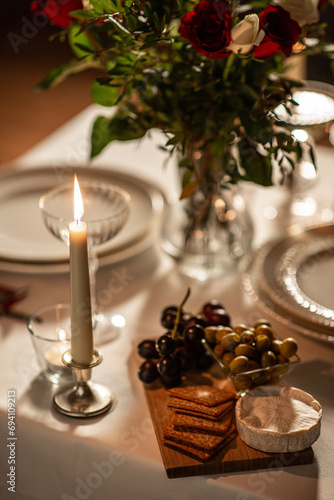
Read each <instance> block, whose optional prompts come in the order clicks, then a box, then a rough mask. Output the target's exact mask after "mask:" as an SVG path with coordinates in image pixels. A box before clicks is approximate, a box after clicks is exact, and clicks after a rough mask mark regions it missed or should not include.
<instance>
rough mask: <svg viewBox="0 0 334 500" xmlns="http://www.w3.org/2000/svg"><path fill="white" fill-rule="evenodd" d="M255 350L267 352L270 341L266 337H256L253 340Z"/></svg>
mask: <svg viewBox="0 0 334 500" xmlns="http://www.w3.org/2000/svg"><path fill="white" fill-rule="evenodd" d="M255 345H256V349H257V350H258V351H259V352H261V353H262V352H265V351H269V349H270V346H271V340H270V338H269V337H268V336H267V335H258V336H257V337H256V339H255Z"/></svg>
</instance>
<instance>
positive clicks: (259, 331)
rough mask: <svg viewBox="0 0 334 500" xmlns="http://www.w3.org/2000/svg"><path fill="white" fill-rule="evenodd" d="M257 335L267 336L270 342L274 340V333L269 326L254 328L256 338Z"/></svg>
mask: <svg viewBox="0 0 334 500" xmlns="http://www.w3.org/2000/svg"><path fill="white" fill-rule="evenodd" d="M258 335H267V337H269V339H270V340H274V338H275V336H274V332H273V329H272V328H271V326H269V325H263V324H262V325H259V326H257V327H256V328H255V336H256V337H257V336H258Z"/></svg>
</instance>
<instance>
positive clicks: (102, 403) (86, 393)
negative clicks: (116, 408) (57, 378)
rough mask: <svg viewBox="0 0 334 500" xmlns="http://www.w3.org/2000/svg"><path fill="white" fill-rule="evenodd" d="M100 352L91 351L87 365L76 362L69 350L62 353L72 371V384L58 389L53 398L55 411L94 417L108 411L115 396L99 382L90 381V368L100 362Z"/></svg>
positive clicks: (69, 414)
mask: <svg viewBox="0 0 334 500" xmlns="http://www.w3.org/2000/svg"><path fill="white" fill-rule="evenodd" d="M102 359H103V357H102V354H101V353H100V352H99V351H97V350H95V349H94V351H93V357H92V361H91V362H90V363H89V364H88V365H82V364H78V363H76V362H75V361H73V359H72V355H71V352H70V351H66V352H65V353H64V354H63V362H64V364H65V365H66V366H68V367H70V368H71V369H72V372H73V377H74V385H70V386H69V385H67V386H65V387H63V388H62V389H60V390H59V391H58V392H57V393H56V394H55V395H54V398H53V403H54V406H55V408H56V410H57V411H59V412H60V413H62V414H64V415H68V416H70V417H79V418H87V417H95V416H97V415H102V414H103V413H105V412H107V411H109V410H110V409H111V407H112V405H113V404H114V401H115V398H114V395H113V393H112V392H110V391H109V390H108V389H107V388H106V387H104V386H103V385H100V384H96V383H93V382H91V381H90V378H91V373H92V368H94V366H97V365H99V364H100V363H101V362H102Z"/></svg>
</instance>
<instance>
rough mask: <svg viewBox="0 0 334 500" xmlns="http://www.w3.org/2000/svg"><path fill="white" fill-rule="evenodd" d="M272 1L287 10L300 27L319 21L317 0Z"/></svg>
mask: <svg viewBox="0 0 334 500" xmlns="http://www.w3.org/2000/svg"><path fill="white" fill-rule="evenodd" d="M273 3H274V4H276V5H279V6H280V7H283V9H284V10H286V11H288V12H289V13H290V16H291V18H292V19H294V20H295V21H297V23H298V24H299V26H300V27H302V26H305V24H313V23H317V22H318V21H319V17H320V14H319V9H318V5H319V0H273Z"/></svg>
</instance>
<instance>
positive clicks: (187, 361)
mask: <svg viewBox="0 0 334 500" xmlns="http://www.w3.org/2000/svg"><path fill="white" fill-rule="evenodd" d="M173 356H174V357H175V358H176V359H177V360H178V362H179V365H180V368H181V370H182V371H187V370H190V369H191V368H192V367H193V366H194V364H195V356H194V355H193V353H192V352H191V351H189V350H188V349H186V348H185V347H181V348H180V349H178V350H177V351H176V352H175V353H174V354H173Z"/></svg>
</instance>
